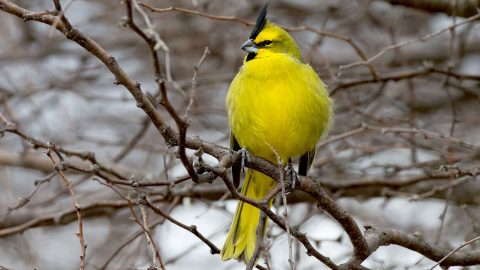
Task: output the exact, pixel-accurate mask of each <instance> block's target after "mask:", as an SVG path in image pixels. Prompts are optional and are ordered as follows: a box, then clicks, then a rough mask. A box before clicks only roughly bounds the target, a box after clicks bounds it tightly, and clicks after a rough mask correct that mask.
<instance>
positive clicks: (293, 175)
mask: <svg viewBox="0 0 480 270" xmlns="http://www.w3.org/2000/svg"><path fill="white" fill-rule="evenodd" d="M285 178H286V179H285V180H286V181H287V185H286V186H287V187H288V188H289V189H291V191H293V190H294V189H295V185H296V184H297V180H298V173H297V172H296V171H295V169H294V168H293V165H292V163H290V162H289V163H288V165H287V172H286V177H285Z"/></svg>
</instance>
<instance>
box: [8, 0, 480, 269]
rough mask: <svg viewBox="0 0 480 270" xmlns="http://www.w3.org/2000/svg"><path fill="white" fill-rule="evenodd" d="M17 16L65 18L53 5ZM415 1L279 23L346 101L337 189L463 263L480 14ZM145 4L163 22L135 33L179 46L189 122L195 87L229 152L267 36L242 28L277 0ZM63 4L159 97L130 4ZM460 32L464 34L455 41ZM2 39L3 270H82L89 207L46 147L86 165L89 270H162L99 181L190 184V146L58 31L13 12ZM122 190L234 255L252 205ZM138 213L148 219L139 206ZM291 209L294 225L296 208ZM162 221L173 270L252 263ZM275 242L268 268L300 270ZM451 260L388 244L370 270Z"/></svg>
mask: <svg viewBox="0 0 480 270" xmlns="http://www.w3.org/2000/svg"><path fill="white" fill-rule="evenodd" d="M12 2H14V3H16V4H18V5H20V6H22V7H24V8H27V9H30V10H34V11H39V12H41V11H45V10H54V5H53V3H52V2H51V1H46V0H42V1H28V0H23V1H20V0H19V1H12ZM413 2H420V3H421V2H422V1H381V0H377V1H368V0H355V1H350V0H348V1H313V0H302V1H293V0H275V1H271V2H270V7H269V15H268V16H269V18H270V19H271V20H272V21H273V22H275V23H277V24H279V25H281V26H283V27H285V28H287V29H288V30H289V31H290V32H291V34H292V35H293V36H294V38H295V39H296V40H297V42H298V44H299V45H300V47H301V49H302V52H303V57H304V60H305V62H307V63H309V64H310V65H312V67H313V68H314V69H315V70H316V71H317V72H318V74H319V76H320V77H321V78H322V79H323V80H324V82H325V83H326V84H327V86H328V88H329V91H330V93H331V95H332V98H333V99H334V100H335V114H336V117H335V126H334V128H333V130H332V131H331V133H330V135H329V137H327V139H326V140H325V141H323V142H322V143H320V144H319V146H318V149H317V156H316V159H315V161H314V166H313V169H312V170H311V171H310V175H312V176H316V177H319V179H320V180H321V181H322V184H323V186H324V188H325V189H326V190H327V191H328V192H330V194H331V195H332V196H333V197H334V198H335V199H336V200H337V202H338V203H339V204H340V206H342V207H343V208H345V209H346V210H347V211H348V212H349V213H350V214H351V215H352V216H353V217H354V218H355V220H356V221H357V222H358V223H359V225H360V226H363V225H369V226H373V227H379V228H394V229H398V230H402V231H405V232H408V233H417V234H421V235H422V236H423V237H425V240H426V241H428V242H429V243H433V244H435V245H437V246H439V247H443V248H448V249H453V248H455V247H457V246H458V245H460V244H462V243H464V242H465V241H467V240H470V239H472V238H474V237H477V236H479V235H480V227H479V222H480V211H479V204H480V182H479V181H480V179H479V178H478V176H479V174H480V165H479V164H480V163H479V161H480V117H479V116H480V50H479V48H480V27H479V23H478V20H476V21H475V20H474V19H469V18H471V17H472V16H477V15H476V14H477V10H476V9H475V7H474V6H472V5H473V4H472V3H476V2H475V1H468V0H465V1H462V0H458V1H440V0H433V1H428V2H431V5H429V6H425V5H421V4H420V5H418V6H415V5H414V4H412V3H413ZM424 2H427V1H424ZM145 3H146V4H148V5H149V6H151V7H155V8H159V10H156V11H155V12H152V10H151V9H149V8H148V7H146V6H139V7H138V9H135V10H134V13H133V14H134V19H135V22H136V23H137V24H138V25H139V26H140V27H141V28H142V29H150V30H154V31H155V32H156V33H157V34H158V37H159V40H161V41H163V43H164V45H163V47H162V48H160V49H159V52H160V54H161V64H162V70H163V72H164V74H165V76H166V78H167V91H168V95H169V97H170V99H171V100H172V103H173V104H174V107H175V108H176V109H177V111H178V112H179V113H180V114H183V113H184V112H185V110H186V107H187V104H188V101H189V97H190V96H191V95H192V89H195V91H194V103H193V107H192V110H191V112H190V114H189V115H190V127H189V129H188V136H199V137H200V138H201V139H203V140H205V141H208V142H212V143H217V144H219V145H223V146H227V145H228V126H227V121H226V117H225V110H224V100H225V95H226V92H227V89H228V85H229V82H230V81H231V80H232V78H233V76H234V75H235V74H236V72H237V70H238V68H239V67H240V66H241V64H242V61H243V57H244V52H243V51H242V50H240V46H241V44H242V43H243V42H244V41H245V40H246V39H247V37H248V35H249V33H250V30H251V28H252V26H251V25H249V24H248V23H245V22H242V20H239V19H243V20H246V21H247V22H251V23H253V22H254V20H255V19H256V16H257V14H258V11H259V9H260V8H261V6H262V4H263V3H264V2H263V1H253V0H252V1H233V0H228V1H216V0H210V1H207V0H191V1H187V0H185V1H183V0H182V1H173V0H171V1H147V2H145ZM62 4H63V5H64V9H65V10H66V16H67V17H68V18H69V19H70V21H71V23H72V24H73V26H74V27H77V28H78V29H79V30H80V31H81V32H83V33H84V34H86V35H88V36H90V37H91V38H92V39H94V40H95V41H96V42H98V43H99V44H100V45H101V46H102V47H103V48H105V49H106V50H107V51H108V52H109V53H110V54H112V55H113V56H114V57H115V58H116V59H117V60H118V62H119V64H120V66H121V67H122V68H123V69H125V70H126V72H127V73H128V74H129V76H131V78H133V79H134V80H136V81H138V82H139V83H141V85H142V89H143V90H144V91H146V92H149V93H151V94H155V93H156V89H157V86H156V83H155V78H154V75H153V67H152V60H151V57H150V52H149V49H148V46H147V45H146V44H145V42H144V41H143V40H141V39H140V38H139V37H138V36H137V35H135V34H134V33H133V31H132V30H131V29H129V28H128V27H125V16H126V8H125V4H124V3H123V2H121V1H88V0H74V1H62ZM172 6H175V7H179V8H183V10H182V9H180V10H178V9H177V10H175V9H172V8H169V7H172ZM139 10H141V11H142V12H140V11H139ZM142 13H143V14H142ZM145 15H146V16H148V17H149V19H150V22H151V24H152V25H151V26H149V24H148V23H146V21H145V17H144V16H145ZM210 15H212V16H210ZM224 16H226V17H224ZM474 18H475V17H474ZM477 19H478V18H477ZM456 24H461V25H460V26H458V27H450V26H451V25H456ZM0 36H1V37H2V38H1V39H0V116H1V117H0V128H1V130H0V136H1V138H0V268H2V267H7V268H10V269H34V268H36V269H78V265H79V261H80V259H79V256H80V245H79V241H78V238H77V236H76V233H77V232H78V224H77V217H76V214H75V210H74V208H73V207H72V198H71V196H70V194H69V192H68V189H66V188H65V186H64V184H63V182H62V179H61V177H60V176H59V175H58V174H57V173H55V169H54V165H53V163H52V162H51V160H50V159H49V158H48V156H47V154H46V149H44V148H42V147H38V144H37V143H36V141H33V140H32V139H35V140H38V142H40V143H44V144H45V145H46V144H48V143H50V144H54V145H56V146H60V147H62V148H63V149H66V150H68V151H74V152H75V153H76V154H73V155H66V154H65V155H64V158H65V160H66V162H68V164H69V165H74V166H75V167H76V168H77V169H68V170H67V171H66V172H65V175H66V177H67V178H68V180H69V181H71V182H72V186H73V189H74V191H75V193H76V196H77V200H78V203H79V204H80V205H81V206H82V209H83V210H82V213H83V222H84V224H83V226H84V228H83V230H84V237H85V241H86V243H87V245H88V247H87V258H86V269H147V268H148V267H149V266H150V265H151V264H152V252H151V248H150V247H149V245H148V244H147V240H146V238H145V235H144V234H143V231H142V229H141V227H140V226H139V225H138V224H136V223H135V222H134V221H132V213H131V211H130V209H129V207H128V204H127V203H126V202H125V200H124V199H122V197H120V196H119V195H118V194H116V193H115V192H113V191H112V189H111V188H109V187H106V186H105V185H102V184H100V183H99V181H98V180H96V179H98V177H96V176H95V175H94V174H93V173H92V171H93V170H92V167H95V166H98V164H101V165H102V166H104V168H108V169H109V170H111V171H113V172H114V173H115V174H117V175H118V176H120V177H121V178H122V179H126V180H137V181H172V182H173V181H175V180H176V179H177V177H182V176H184V175H185V174H186V172H185V169H184V168H183V166H182V164H181V162H180V161H179V160H178V159H177V158H176V155H175V150H176V149H173V148H168V147H167V146H166V145H165V143H164V140H163V139H162V137H161V136H160V135H159V133H158V131H156V129H155V128H154V127H153V126H152V124H151V122H150V121H149V119H147V118H146V116H145V114H144V113H143V112H142V111H141V110H139V109H138V108H137V107H136V103H135V101H134V100H133V98H132V97H131V95H130V94H129V93H128V91H126V89H125V88H124V87H122V86H118V85H115V84H114V77H113V76H112V74H111V73H110V72H109V71H108V70H107V69H106V68H105V66H104V65H103V64H102V63H101V62H100V61H98V59H96V58H95V57H93V56H92V55H91V54H89V53H88V52H87V51H85V50H84V49H83V48H81V47H80V46H78V45H77V44H75V43H73V42H72V41H69V40H67V39H66V38H65V37H64V36H63V35H61V34H60V33H58V32H57V31H56V30H54V29H52V27H50V26H48V25H44V24H41V23H38V22H24V21H22V20H20V19H18V18H16V17H14V16H12V15H10V14H7V13H3V12H2V13H0ZM206 47H208V50H209V52H210V53H209V54H208V55H207V56H206V58H205V60H204V61H203V63H202V65H201V66H200V68H199V70H198V74H197V76H196V79H195V84H196V86H193V87H192V78H193V76H194V68H193V67H194V65H195V64H197V63H198V62H199V60H200V58H201V57H202V55H203V54H204V51H205V48H206ZM167 51H168V52H167ZM161 113H162V114H163V115H164V116H165V117H166V118H168V117H167V115H168V114H167V113H166V111H164V110H162V109H161ZM172 124H173V121H172ZM5 129H15V130H17V131H19V132H8V131H5ZM20 132H21V134H24V135H25V136H19V135H20ZM32 142H33V144H32ZM35 145H37V147H35ZM79 153H80V154H79ZM88 153H94V155H95V158H96V161H97V162H98V164H97V165H95V163H92V160H91V159H90V160H89V159H88V157H87V156H88V155H87V154H88ZM188 153H189V154H192V153H193V152H188ZM82 157H83V158H82ZM205 159H206V160H207V161H208V162H211V163H212V164H215V162H216V160H215V159H214V158H212V157H208V156H205ZM102 168H103V167H102ZM115 187H116V189H117V190H118V191H119V192H121V193H122V194H124V196H128V197H131V198H135V196H138V194H146V195H147V196H149V197H150V198H152V200H154V201H155V202H156V203H157V204H158V206H159V207H160V208H162V209H164V211H170V213H171V216H172V217H174V218H176V219H178V220H179V221H181V222H183V223H185V224H187V225H193V224H194V225H196V226H197V227H198V230H199V231H200V232H201V233H202V234H204V235H205V236H206V237H207V238H208V239H210V240H211V241H212V242H213V243H214V244H215V245H217V246H218V247H221V246H222V245H223V241H224V239H225V237H226V233H227V230H228V228H229V226H230V222H231V220H232V214H233V211H234V210H235V205H236V202H235V201H234V200H230V199H229V192H228V191H227V189H226V188H225V186H224V184H223V183H222V182H221V181H219V180H217V181H214V182H213V183H211V184H209V183H206V184H199V185H196V184H194V183H193V182H191V181H184V182H182V183H181V184H178V185H175V186H173V185H172V186H165V185H164V186H151V187H145V188H132V187H128V186H122V185H115ZM289 201H290V204H289V206H288V213H289V219H290V221H289V222H290V224H291V225H292V226H298V228H299V229H300V231H302V232H305V233H307V236H308V238H309V239H311V240H313V241H314V243H315V244H316V245H317V248H318V249H319V251H320V252H321V253H322V254H324V255H326V256H328V257H330V258H331V259H332V260H333V261H334V262H335V263H341V262H344V261H346V260H347V259H348V258H349V256H350V255H351V252H352V247H351V244H350V242H349V240H348V237H346V233H345V232H344V231H343V230H342V228H341V227H340V226H339V225H338V224H337V223H336V222H335V221H334V220H333V219H332V218H331V217H330V216H329V215H327V214H325V213H324V212H322V211H321V210H319V209H317V207H316V204H315V203H312V201H311V199H310V198H309V196H308V195H306V194H301V193H296V192H295V193H294V194H291V196H290V198H289ZM132 209H133V211H134V212H135V213H137V215H138V216H141V215H140V209H139V208H138V207H137V206H134V207H133V208H132ZM274 209H275V211H278V213H282V211H283V207H282V206H281V204H280V202H279V201H278V202H277V203H276V204H275V206H274ZM145 216H146V217H147V218H146V219H147V222H148V224H149V225H152V224H153V225H152V229H151V231H152V235H153V240H154V241H155V242H156V245H157V246H158V249H159V251H160V255H161V258H162V260H163V262H164V264H165V267H166V268H167V269H243V268H244V267H245V266H244V265H243V264H241V263H239V262H235V261H228V262H222V261H221V260H220V256H219V255H211V254H210V250H209V248H208V246H206V245H205V244H204V243H202V242H201V241H200V240H199V239H198V238H196V237H195V236H193V235H192V234H190V233H189V232H186V231H185V230H182V229H181V228H179V227H178V226H176V225H174V224H172V223H170V222H168V221H167V222H163V221H162V218H161V217H160V216H158V215H156V214H154V213H153V212H151V211H146V213H145ZM267 235H268V240H267V252H266V256H265V257H266V258H263V259H261V260H260V261H259V262H260V264H261V265H267V266H269V267H270V268H271V269H289V264H288V240H287V236H286V234H285V233H284V232H283V231H282V230H281V229H279V228H278V227H277V226H276V225H275V224H273V223H270V225H269V229H268V231H267ZM476 247H478V243H477V244H475V243H473V244H471V245H469V246H467V247H465V249H475V248H476ZM293 248H294V258H295V262H296V265H295V269H327V268H326V267H325V266H324V265H322V264H321V263H319V262H318V261H317V260H315V259H314V258H312V257H309V256H307V255H306V254H305V249H304V248H303V246H301V245H299V244H298V243H295V242H294V244H293ZM265 260H266V261H267V262H268V263H267V264H266V263H265V262H264V261H265ZM434 264H435V262H432V261H430V260H429V259H426V258H424V257H423V256H422V255H420V254H418V253H416V252H413V251H410V250H408V249H405V248H401V247H397V246H386V247H380V248H379V249H378V250H377V251H376V252H375V253H374V254H373V255H372V256H370V258H369V259H368V260H367V261H365V262H364V264H363V265H364V266H366V267H369V268H371V269H427V268H430V267H432V266H433V265H434ZM451 269H480V267H463V268H451Z"/></svg>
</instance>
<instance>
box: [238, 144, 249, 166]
mask: <svg viewBox="0 0 480 270" xmlns="http://www.w3.org/2000/svg"><path fill="white" fill-rule="evenodd" d="M239 151H240V154H241V155H242V168H245V167H246V165H248V164H249V163H250V162H251V161H252V160H251V159H250V153H249V152H248V150H247V148H245V147H243V148H242V149H240V150H239Z"/></svg>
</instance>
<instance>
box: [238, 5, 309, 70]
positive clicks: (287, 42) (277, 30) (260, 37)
mask: <svg viewBox="0 0 480 270" xmlns="http://www.w3.org/2000/svg"><path fill="white" fill-rule="evenodd" d="M267 7H268V4H266V5H265V6H264V7H263V8H262V11H261V12H260V15H259V16H258V18H257V22H256V24H255V27H254V28H253V30H252V33H250V37H249V39H248V40H247V41H245V43H243V45H242V50H244V51H246V52H247V53H248V54H247V56H246V57H245V61H246V62H247V61H250V60H252V59H259V58H265V57H270V56H272V55H273V54H279V53H280V54H286V55H288V56H291V57H294V58H295V59H297V60H299V61H302V62H303V60H302V54H301V52H300V50H299V48H298V46H297V43H296V42H295V40H294V39H293V38H292V36H290V34H288V33H287V31H285V30H283V29H282V28H281V27H280V26H278V25H276V24H274V23H272V22H270V21H269V20H268V19H267Z"/></svg>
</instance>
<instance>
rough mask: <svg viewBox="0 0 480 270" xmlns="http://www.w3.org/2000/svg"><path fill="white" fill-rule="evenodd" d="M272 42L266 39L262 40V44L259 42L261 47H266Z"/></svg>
mask: <svg viewBox="0 0 480 270" xmlns="http://www.w3.org/2000/svg"><path fill="white" fill-rule="evenodd" d="M270 44H272V41H271V40H264V41H262V42H260V44H258V45H259V46H260V47H265V46H267V45H270Z"/></svg>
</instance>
